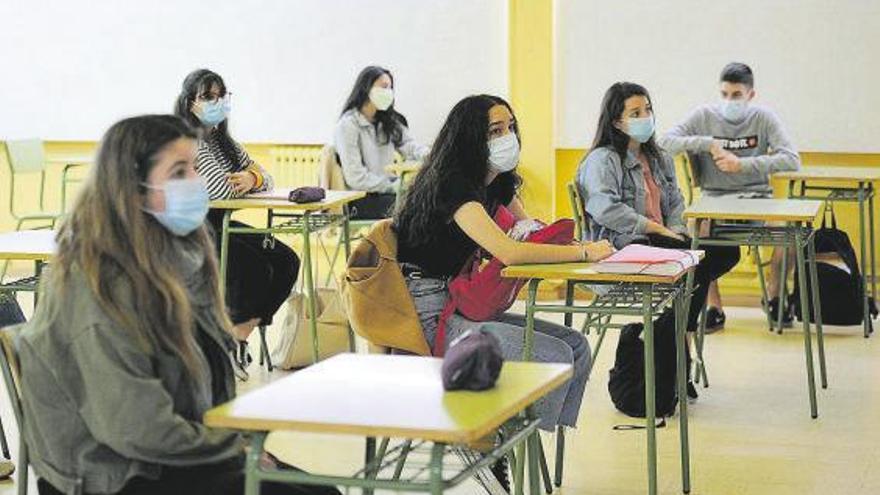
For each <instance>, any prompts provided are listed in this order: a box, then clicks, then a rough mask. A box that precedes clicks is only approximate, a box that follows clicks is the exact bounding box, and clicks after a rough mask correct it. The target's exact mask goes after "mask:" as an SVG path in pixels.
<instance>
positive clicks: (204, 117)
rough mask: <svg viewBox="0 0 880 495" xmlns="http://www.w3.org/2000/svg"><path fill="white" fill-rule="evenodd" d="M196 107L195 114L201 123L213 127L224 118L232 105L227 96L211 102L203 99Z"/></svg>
mask: <svg viewBox="0 0 880 495" xmlns="http://www.w3.org/2000/svg"><path fill="white" fill-rule="evenodd" d="M196 108H197V111H196V112H195V113H196V116H197V117H198V118H199V120H201V121H202V124H205V125H206V126H208V127H214V126H215V125H217V124H219V123H220V122H223V121H224V120H226V117H228V116H229V112H230V111H231V110H232V105H231V104H230V102H229V100H228V99H227V98H218V99H217V100H215V101H213V102H210V101H203V102H201V103H199V105H198V106H197V107H196Z"/></svg>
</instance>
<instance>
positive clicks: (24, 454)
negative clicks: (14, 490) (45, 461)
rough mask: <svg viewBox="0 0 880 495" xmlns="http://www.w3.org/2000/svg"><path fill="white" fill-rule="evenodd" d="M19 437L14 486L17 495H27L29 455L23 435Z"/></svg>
mask: <svg viewBox="0 0 880 495" xmlns="http://www.w3.org/2000/svg"><path fill="white" fill-rule="evenodd" d="M19 437H20V438H19V440H18V465H17V466H16V478H15V484H17V485H18V495H27V492H28V466H29V465H30V454H29V453H28V448H27V444H26V443H25V441H24V435H19Z"/></svg>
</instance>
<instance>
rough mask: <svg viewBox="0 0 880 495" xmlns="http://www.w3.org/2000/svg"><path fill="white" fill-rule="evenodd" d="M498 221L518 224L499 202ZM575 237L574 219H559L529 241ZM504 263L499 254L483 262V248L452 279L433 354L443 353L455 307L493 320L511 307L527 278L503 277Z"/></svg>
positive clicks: (467, 314)
mask: <svg viewBox="0 0 880 495" xmlns="http://www.w3.org/2000/svg"><path fill="white" fill-rule="evenodd" d="M495 223H497V224H498V226H499V227H501V230H503V231H504V232H508V231H509V230H510V229H512V228H513V226H514V225H515V224H516V217H514V216H513V214H512V213H511V212H510V210H508V209H507V208H505V207H503V206H500V207H498V210H497V211H496V212H495ZM573 240H574V221H573V220H571V219H568V218H566V219H562V220H557V221H556V222H554V223H552V224H550V225H547V226H545V227H544V228H542V229H540V230H538V231H535V232H532V233H531V234H529V236H528V237H527V238H526V242H534V243H537V244H571V243H572V241H573ZM503 269H504V264H503V263H501V260H499V259H498V258H492V259H491V260H489V261H488V262H486V263H481V256H480V252H479V251H477V254H476V255H475V256H474V257H473V259H472V260H471V262H470V263H468V264H466V265H465V267H464V268H463V269H462V271H461V273H460V274H458V275H457V276H456V277H455V278H453V279H452V280H450V282H449V301H448V302H447V303H446V307H444V308H443V312H442V313H441V314H440V321H439V322H438V324H437V335H436V337H435V338H434V353H433V354H434V355H435V356H443V353H444V352H445V345H446V320H448V319H449V317H450V316H452V315H453V313H455V312H456V311H458V312H459V313H461V315H462V316H464V317H465V318H467V319H469V320H473V321H491V320H494V319H496V318H498V317H499V316H501V314H502V313H504V312H505V311H507V310H508V309H510V307H511V306H512V305H513V303H514V301H516V296H517V294H519V291H520V289H522V286H523V285H525V283H526V281H527V280H526V279H519V278H504V277H502V276H501V270H503Z"/></svg>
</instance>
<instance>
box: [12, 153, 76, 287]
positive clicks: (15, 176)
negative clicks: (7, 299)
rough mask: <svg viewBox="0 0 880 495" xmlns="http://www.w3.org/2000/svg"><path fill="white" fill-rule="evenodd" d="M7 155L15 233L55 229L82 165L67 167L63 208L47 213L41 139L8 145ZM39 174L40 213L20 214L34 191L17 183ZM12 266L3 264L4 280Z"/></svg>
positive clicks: (62, 180)
mask: <svg viewBox="0 0 880 495" xmlns="http://www.w3.org/2000/svg"><path fill="white" fill-rule="evenodd" d="M4 152H5V156H6V164H7V167H8V169H9V192H8V197H9V213H10V215H11V216H12V218H13V219H14V220H15V230H21V229H22V227H24V226H26V225H27V226H28V227H29V228H36V229H51V228H53V227H54V226H55V223H56V222H57V221H58V219H59V218H61V216H62V215H63V214H64V203H65V202H66V200H67V185H68V184H71V183H73V182H78V181H79V179H76V178H72V177H70V175H69V173H70V171H71V170H72V169H73V168H75V167H77V166H79V165H78V164H67V165H65V167H64V169H63V171H62V176H61V177H62V178H61V207H60V208H59V209H58V210H57V211H53V210H47V208H46V202H45V197H46V171H47V169H48V161H47V160H46V156H45V152H44V149H43V142H42V141H41V140H39V139H22V140H12V141H6V143H5V146H4ZM36 174H39V176H40V177H39V179H40V188H39V195H38V198H39V201H38V209H37V210H36V211H32V212H27V213H24V212H20V211H18V210H17V209H16V205H19V204H20V203H21V201H22V196H23V195H24V194H25V192H28V193H30V191H23V190H21V187H16V181H17V180H20V179H22V178H23V177H25V176H34V175H36ZM8 265H9V262H8V261H4V262H3V267H2V269H0V280H2V279H3V278H4V277H5V276H6V269H7V267H8Z"/></svg>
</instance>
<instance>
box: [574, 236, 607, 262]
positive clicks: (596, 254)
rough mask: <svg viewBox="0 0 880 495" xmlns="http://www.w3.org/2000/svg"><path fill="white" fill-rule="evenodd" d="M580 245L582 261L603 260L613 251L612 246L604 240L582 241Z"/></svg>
mask: <svg viewBox="0 0 880 495" xmlns="http://www.w3.org/2000/svg"><path fill="white" fill-rule="evenodd" d="M581 247H583V248H584V258H585V260H584V261H600V260H604V259H605V258H607V257H609V256H611V255H612V254H613V253H614V247H613V246H612V245H611V243H610V242H608V241H606V240H602V241H596V242H584V243H582V244H581Z"/></svg>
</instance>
